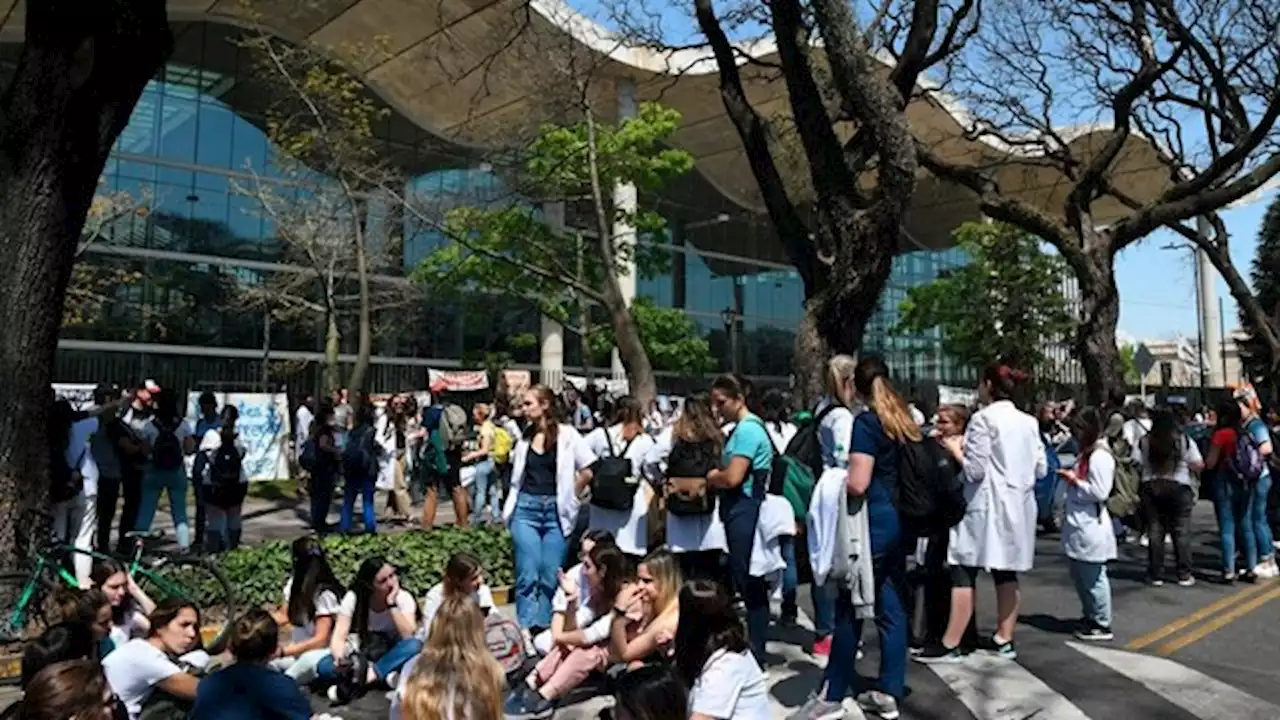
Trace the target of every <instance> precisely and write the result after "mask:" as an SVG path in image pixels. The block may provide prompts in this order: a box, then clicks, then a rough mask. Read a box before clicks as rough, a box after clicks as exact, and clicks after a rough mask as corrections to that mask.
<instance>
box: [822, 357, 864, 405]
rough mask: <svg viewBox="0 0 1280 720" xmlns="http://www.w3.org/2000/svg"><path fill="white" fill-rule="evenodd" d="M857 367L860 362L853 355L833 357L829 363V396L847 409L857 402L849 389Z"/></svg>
mask: <svg viewBox="0 0 1280 720" xmlns="http://www.w3.org/2000/svg"><path fill="white" fill-rule="evenodd" d="M857 367H858V361H857V360H855V359H853V356H852V355H833V356H832V357H831V359H830V360H828V361H827V394H828V395H830V396H831V397H832V398H833V399H834V400H835V401H836V402H838V403H840V404H841V405H844V406H845V407H849V406H851V405H853V404H854V402H855V401H856V398H854V397H853V396H852V395H851V394H850V393H849V392H848V391H847V388H850V387H851V386H852V383H853V374H854V371H855V370H856V369H857Z"/></svg>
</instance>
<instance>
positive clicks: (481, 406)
mask: <svg viewBox="0 0 1280 720" xmlns="http://www.w3.org/2000/svg"><path fill="white" fill-rule="evenodd" d="M492 412H493V411H492V409H491V408H490V407H489V406H488V405H486V404H485V403H476V406H475V407H474V408H472V409H471V417H472V419H473V420H475V425H474V426H472V429H471V437H470V438H468V440H467V447H466V449H465V450H463V452H462V465H463V466H464V467H467V466H470V467H471V468H472V469H473V471H474V472H475V481H474V482H472V483H471V487H470V488H469V489H468V494H469V495H470V496H471V522H472V523H474V524H479V523H480V522H482V521H483V518H484V513H485V511H486V510H489V518H490V519H491V520H492V519H493V518H496V517H497V516H498V482H497V480H498V473H497V470H496V468H495V467H494V464H493V458H492V457H490V455H489V453H490V452H492V450H493V434H494V432H495V428H494V425H493V423H492V422H490V421H489V415H490V414H491V413H492Z"/></svg>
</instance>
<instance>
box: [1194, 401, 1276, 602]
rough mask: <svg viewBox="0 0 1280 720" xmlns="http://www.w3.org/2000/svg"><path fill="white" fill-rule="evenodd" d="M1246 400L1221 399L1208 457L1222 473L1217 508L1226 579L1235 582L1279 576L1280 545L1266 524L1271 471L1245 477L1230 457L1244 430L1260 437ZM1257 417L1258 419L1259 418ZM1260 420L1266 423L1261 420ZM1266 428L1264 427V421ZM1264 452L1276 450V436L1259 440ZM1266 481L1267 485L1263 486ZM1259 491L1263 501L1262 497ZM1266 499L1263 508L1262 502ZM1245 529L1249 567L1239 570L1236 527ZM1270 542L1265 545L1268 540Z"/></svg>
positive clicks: (1207, 462)
mask: <svg viewBox="0 0 1280 720" xmlns="http://www.w3.org/2000/svg"><path fill="white" fill-rule="evenodd" d="M1243 412H1244V409H1243V408H1242V406H1241V404H1237V403H1236V402H1234V401H1228V402H1224V403H1222V404H1221V405H1220V406H1219V407H1218V412H1217V415H1218V425H1217V428H1216V429H1215V430H1214V432H1213V435H1212V437H1211V438H1210V439H1209V457H1208V458H1206V459H1205V466H1206V467H1208V468H1211V469H1213V470H1214V471H1215V472H1216V473H1217V475H1216V478H1215V482H1214V489H1215V490H1216V506H1217V512H1218V532H1219V535H1220V540H1221V542H1222V579H1223V580H1224V581H1226V582H1231V581H1233V580H1235V579H1236V578H1237V577H1241V578H1243V579H1247V580H1251V579H1253V578H1255V577H1264V578H1267V577H1275V576H1276V570H1275V559H1274V558H1275V550H1274V548H1273V546H1272V545H1271V534H1270V528H1266V525H1267V523H1266V492H1267V491H1269V490H1270V486H1271V482H1270V480H1271V476H1270V473H1269V472H1266V471H1265V470H1264V474H1263V476H1262V477H1261V478H1259V479H1258V480H1256V481H1254V482H1251V483H1250V482H1245V481H1244V480H1243V479H1241V478H1240V477H1239V476H1238V475H1237V474H1236V472H1235V470H1234V469H1233V468H1232V467H1231V458H1232V456H1233V455H1234V454H1235V447H1236V440H1237V438H1238V437H1239V435H1240V433H1241V432H1249V433H1250V436H1251V437H1253V438H1254V442H1255V443H1256V442H1258V440H1257V437H1258V436H1257V435H1256V434H1254V432H1253V430H1252V429H1251V428H1250V427H1249V425H1248V424H1246V423H1245V422H1244V420H1243ZM1255 419H1256V418H1255ZM1259 424H1261V423H1259ZM1263 431H1264V432H1265V426H1263ZM1258 448H1259V451H1260V452H1265V453H1267V454H1269V453H1270V451H1271V441H1270V438H1269V437H1268V438H1267V440H1266V441H1265V442H1263V443H1259V445H1258ZM1264 479H1265V480H1266V483H1265V485H1266V487H1265V489H1261V488H1259V486H1261V485H1263V484H1264V483H1263V480H1264ZM1259 495H1260V496H1261V498H1262V500H1261V502H1259V501H1258V497H1259ZM1259 504H1261V506H1262V507H1261V509H1259V508H1258V505H1259ZM1259 525H1261V526H1262V527H1264V528H1266V534H1265V535H1264V536H1262V537H1259V532H1258V527H1259ZM1237 530H1238V531H1239V532H1240V540H1241V543H1242V544H1243V546H1242V547H1241V551H1242V552H1243V554H1244V567H1243V568H1241V569H1240V570H1239V571H1237V569H1236V531H1237ZM1264 541H1265V544H1264Z"/></svg>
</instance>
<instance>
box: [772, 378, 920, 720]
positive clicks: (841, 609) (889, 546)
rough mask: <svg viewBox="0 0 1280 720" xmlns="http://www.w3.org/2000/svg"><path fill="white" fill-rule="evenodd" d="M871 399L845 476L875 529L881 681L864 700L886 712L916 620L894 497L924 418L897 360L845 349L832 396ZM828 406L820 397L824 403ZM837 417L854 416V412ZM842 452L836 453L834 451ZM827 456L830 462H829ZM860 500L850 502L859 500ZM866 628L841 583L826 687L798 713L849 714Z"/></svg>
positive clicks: (899, 688) (856, 427)
mask: <svg viewBox="0 0 1280 720" xmlns="http://www.w3.org/2000/svg"><path fill="white" fill-rule="evenodd" d="M850 384H852V388H853V390H854V391H856V400H861V404H864V405H866V406H867V408H868V410H867V411H866V412H863V413H860V414H859V415H857V417H856V418H854V420H853V426H852V430H851V437H850V439H849V440H848V441H847V442H848V452H847V458H846V460H845V461H844V462H845V463H846V466H847V467H848V476H847V480H846V481H845V485H846V488H847V489H848V491H849V493H850V494H851V495H852V496H855V497H862V498H865V502H866V513H867V523H868V526H869V531H870V536H871V556H872V558H871V564H872V573H873V576H874V578H875V580H874V584H875V588H874V594H875V622H876V630H877V632H878V634H879V636H880V674H879V689H876V690H867V691H865V692H862V693H861V694H859V695H858V698H857V702H858V706H859V707H860V708H861V709H862V710H864V711H866V712H870V713H873V714H876V715H879V716H880V717H882V718H887V719H888V720H892V719H893V718H897V717H898V716H899V711H898V702H899V701H900V700H901V699H902V697H903V696H904V694H905V692H906V676H907V642H908V635H909V634H910V633H909V628H908V622H907V612H906V606H905V605H904V603H903V597H904V592H905V590H906V570H907V565H906V561H907V547H908V545H909V544H910V543H908V542H907V540H908V539H907V538H904V537H903V528H902V524H901V522H900V520H899V518H898V510H897V508H896V506H895V505H894V501H893V496H894V490H895V488H896V487H897V484H898V457H899V452H898V447H899V446H900V445H901V444H902V443H904V442H919V441H920V440H921V438H922V434H921V432H920V426H918V425H916V423H915V421H914V420H912V419H911V414H910V411H909V410H908V408H907V404H906V401H904V400H903V399H902V396H900V395H899V394H898V393H897V392H896V391H895V390H894V389H893V385H892V384H891V383H890V381H889V368H888V367H887V366H886V365H885V364H884V361H883V360H881V359H880V358H878V357H874V356H867V357H864V358H863V359H862V360H861V361H859V362H857V363H856V364H855V363H854V361H853V358H851V357H849V356H847V355H838V356H836V357H834V358H832V360H831V361H830V363H829V364H828V380H827V385H828V388H829V391H830V393H831V397H829V398H828V399H827V400H826V402H835V401H839V402H840V403H841V404H843V405H845V407H849V406H850V405H854V404H856V400H855V398H851V397H850V395H853V393H850V392H849V385H850ZM823 407H824V406H822V405H819V408H820V410H821V409H822V408H823ZM832 415H835V413H828V415H827V416H826V418H824V420H823V425H822V426H820V430H819V437H820V439H821V440H822V444H823V455H824V460H826V459H828V457H829V456H828V453H829V452H838V451H839V450H837V447H836V446H837V445H842V444H843V443H837V442H836V441H835V440H834V438H831V439H829V438H828V433H829V427H830V426H828V425H827V422H826V420H827V418H831V416H832ZM841 415H844V417H843V418H836V420H840V421H842V425H841V426H840V427H843V423H844V422H847V419H848V416H847V415H845V414H844V413H841ZM831 459H834V458H831ZM824 464H825V463H824ZM853 505H854V503H850V506H853ZM861 635H862V619H861V618H860V617H858V613H857V609H856V608H855V607H854V602H853V592H852V590H851V589H850V588H849V587H848V586H842V587H839V589H838V590H837V591H836V622H835V632H834V633H833V634H832V643H831V656H830V659H829V660H828V662H827V669H826V673H825V680H826V686H827V687H826V692H825V693H823V694H819V695H817V696H815V697H813V698H811V699H810V700H809V702H808V703H806V704H805V705H804V706H803V707H801V708H800V709H799V710H797V711H796V712H795V713H793V714H792V715H791V716H790V718H791V719H792V720H817V719H818V718H829V717H844V713H843V710H842V709H841V703H842V702H843V700H844V696H845V694H846V693H847V692H848V691H849V688H850V687H852V686H853V684H854V680H855V678H856V671H855V667H854V663H855V662H856V658H857V651H858V640H859V638H860V636H861Z"/></svg>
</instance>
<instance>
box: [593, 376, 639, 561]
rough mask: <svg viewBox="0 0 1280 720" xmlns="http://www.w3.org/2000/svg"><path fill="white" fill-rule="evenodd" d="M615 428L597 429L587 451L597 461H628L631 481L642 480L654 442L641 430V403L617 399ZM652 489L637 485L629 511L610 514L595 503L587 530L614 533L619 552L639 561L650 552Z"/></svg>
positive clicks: (630, 399)
mask: <svg viewBox="0 0 1280 720" xmlns="http://www.w3.org/2000/svg"><path fill="white" fill-rule="evenodd" d="M616 407H617V409H616V411H615V415H614V425H613V426H611V427H608V428H603V427H602V428H596V429H595V430H593V431H592V432H591V433H590V434H589V435H587V437H586V440H587V447H589V448H591V452H593V453H595V456H596V457H599V458H602V457H621V458H625V459H626V460H629V461H631V472H632V477H634V478H636V479H637V480H639V479H640V478H642V477H643V476H642V474H641V472H640V471H641V468H642V467H643V465H644V458H645V456H646V455H648V454H649V450H650V449H652V448H653V445H654V442H653V437H651V436H650V435H649V434H648V433H647V432H645V429H644V413H643V411H642V410H641V408H640V401H639V400H636V399H635V398H633V397H629V396H628V397H622V398H619V399H618V404H617V406H616ZM653 492H654V491H653V486H652V485H650V484H649V483H647V482H636V491H635V496H634V498H633V502H632V505H631V509H630V510H611V509H608V508H602V507H600V506H598V505H595V504H594V503H593V504H592V505H591V507H590V511H591V517H590V521H589V522H588V525H587V527H588V529H590V530H606V531H608V532H610V533H613V537H614V541H615V542H617V544H618V549H620V550H622V552H624V553H626V554H628V555H631V556H632V558H633V559H637V560H638V559H639V558H641V557H643V556H644V555H645V553H646V552H648V549H649V503H650V501H651V500H652V499H653Z"/></svg>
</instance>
